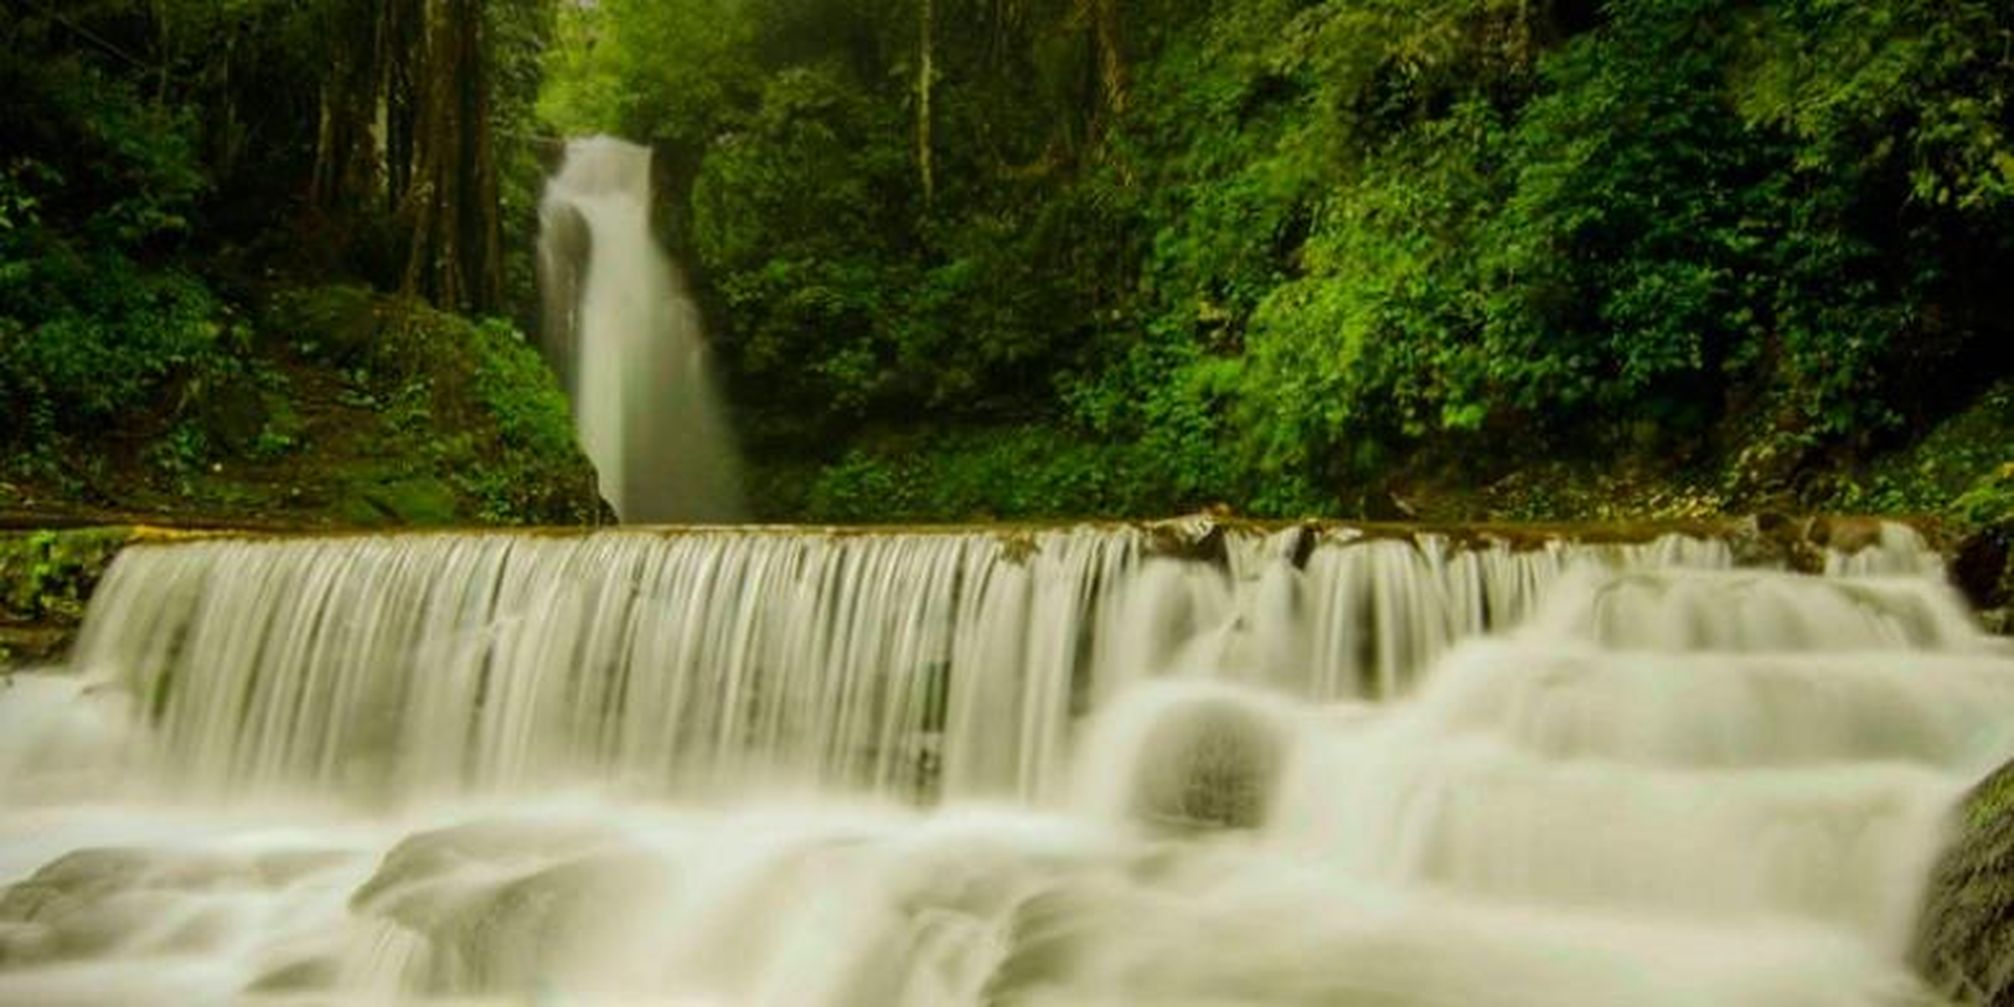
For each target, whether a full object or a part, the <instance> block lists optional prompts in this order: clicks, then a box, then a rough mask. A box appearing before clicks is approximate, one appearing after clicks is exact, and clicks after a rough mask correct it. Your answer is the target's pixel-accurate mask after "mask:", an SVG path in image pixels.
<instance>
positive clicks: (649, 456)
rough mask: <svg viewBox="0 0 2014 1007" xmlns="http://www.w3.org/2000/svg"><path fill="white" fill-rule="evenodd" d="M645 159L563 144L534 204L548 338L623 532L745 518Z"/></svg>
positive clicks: (631, 147)
mask: <svg viewBox="0 0 2014 1007" xmlns="http://www.w3.org/2000/svg"><path fill="white" fill-rule="evenodd" d="M650 207H651V156H650V149H649V148H647V147H639V146H637V145H635V144H632V143H626V142H624V141H621V140H617V139H613V138H611V137H592V138H588V139H582V140H575V141H573V142H571V143H569V144H567V150H566V162H565V164H564V165H563V166H562V167H561V168H560V171H559V173H558V174H556V175H554V176H553V177H552V180H551V181H550V182H548V183H547V185H546V192H545V198H544V200H543V201H542V202H541V203H540V206H539V220H540V228H539V230H540V234H539V274H540V279H541V286H542V287H543V288H544V294H545V300H546V332H545V341H546V346H547V349H548V351H549V355H550V356H551V357H552V358H553V361H554V363H555V364H556V365H557V367H558V370H559V372H560V374H561V375H562V377H563V378H564V380H565V383H566V385H567V392H568V395H569V397H570V398H571V399H572V400H573V404H574V421H575V426H576V427H577V428H578V430H579V432H580V442H581V447H582V449H583V450H584V451H585V452H586V453H587V457H588V460H589V461H591V462H593V463H594V467H595V471H596V472H597V473H598V474H599V475H600V478H601V494H602V497H603V498H604V499H606V500H607V501H608V502H609V503H610V505H611V506H613V507H614V508H615V511H616V514H617V515H619V516H620V517H621V518H622V519H623V520H625V521H637V522H654V523H664V522H680V521H684V522H723V521H733V520H736V519H738V518H740V517H741V516H742V513H741V512H742V501H741V484H740V479H741V477H740V462H739V460H738V459H737V457H736V455H735V449H734V444H733V439H732V434H731V433H730V431H729V429H728V426H727V422H726V418H725V416H724V414H723V412H722V408H721V404H720V400H719V394H718V392H716V391H715V387H714V378H713V373H712V366H711V364H710V363H709V359H708V355H707V351H706V340H705V336H704V334H703V333H702V331H701V325H700V317H699V309H698V307H697V306H696V305H695V304H694V303H693V300H692V297H691V295H690V294H688V293H687V292H686V287H685V282H684V280H683V278H682V277H681V276H680V275H679V272H678V268H677V267H676V266H675V265H673V264H672V262H671V260H670V258H668V257H667V256H666V255H665V254H664V251H663V250H662V249H660V248H659V247H658V245H657V241H656V239H655V238H654V237H652V235H651V225H650Z"/></svg>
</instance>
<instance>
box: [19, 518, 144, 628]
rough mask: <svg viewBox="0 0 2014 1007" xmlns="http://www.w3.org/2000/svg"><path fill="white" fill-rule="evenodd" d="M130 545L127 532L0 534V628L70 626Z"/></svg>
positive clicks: (82, 614) (110, 529) (96, 529)
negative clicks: (120, 553)
mask: <svg viewBox="0 0 2014 1007" xmlns="http://www.w3.org/2000/svg"><path fill="white" fill-rule="evenodd" d="M130 539H131V534H130V532H129V531H127V530H124V529H112V528H94V529H87V530H82V531H35V532H17V533H6V534H0V627H4V626H5V625H7V624H10V623H11V624H24V623H25V624H40V623H51V622H59V623H68V624H70V625H75V624H76V623H77V622H78V621H79V620H81V619H82V618H83V617H84V602H85V601H86V599H88V598H90V596H91V589H92V588H93V587H94V586H96V584H97V583H98V579H99V577H101V576H102V575H103V574H104V572H105V568H106V567H107V566H109V565H110V564H111V562H112V557H113V556H114V555H116V554H117V553H118V551H119V549H120V548H122V547H124V546H125V545H126V543H127V542H128V541H130Z"/></svg>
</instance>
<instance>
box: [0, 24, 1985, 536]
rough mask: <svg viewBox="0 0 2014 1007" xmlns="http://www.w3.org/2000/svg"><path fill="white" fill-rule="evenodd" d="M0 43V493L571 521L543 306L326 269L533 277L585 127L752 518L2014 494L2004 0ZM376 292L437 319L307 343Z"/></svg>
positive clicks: (1705, 505)
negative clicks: (645, 197)
mask: <svg viewBox="0 0 2014 1007" xmlns="http://www.w3.org/2000/svg"><path fill="white" fill-rule="evenodd" d="M0 43H4V44H5V53H4V55H0V88H5V89H6V91H7V93H8V94H9V95H10V96H11V97H10V101H9V102H8V103H7V104H6V105H5V106H4V110H0V151H4V152H5V153H4V154H0V160H4V163H0V424H4V426H0V451H4V452H6V453H7V462H6V465H5V466H4V470H0V484H4V485H0V489H13V490H15V491H17V492H18V493H29V494H31V495H32V494H40V495H42V496H44V497H46V496H49V495H51V494H54V495H58V496H69V497H72V498H77V499H84V500H87V501H91V502H96V503H101V504H105V505H127V504H132V503H133V502H134V501H135V500H138V501H140V502H142V503H145V502H147V501H148V500H153V501H156V502H158V501H159V500H160V499H162V498H164V497H175V496H182V497H187V498H190V499H192V500H194V501H195V502H196V504H197V505H198V506H202V507H220V506H238V507H240V508H241V509H249V510H282V511H284V510H286V509H287V508H288V507H290V506H294V507H299V508H309V509H315V508H319V509H320V510H321V512H322V513H325V514H329V515H331V516H333V517H335V518H338V519H342V520H349V519H352V518H356V517H359V516H361V514H362V513H363V512H366V511H370V512H375V513H376V514H377V515H378V517H379V518H380V519H387V520H412V519H422V520H427V519H433V520H438V519H473V518H497V519H512V518H516V519H525V518H531V519H547V520H551V519H556V518H559V517H564V516H568V515H573V516H579V515H581V514H583V513H584V508H583V507H581V506H580V505H579V504H578V501H577V500H576V501H575V502H574V503H570V504H565V505H561V504H558V503H555V500H556V499H557V498H556V497H554V494H555V493H563V492H574V493H576V494H577V493H578V486H579V485H580V483H581V480H580V479H579V478H578V477H577V472H578V469H577V465H578V459H577V457H575V456H573V455H572V453H571V452H570V451H568V450H567V449H566V448H565V446H564V444H563V443H561V442H563V441H564V440H565V438H564V436H563V432H561V431H559V429H558V424H559V423H560V422H561V421H560V420H559V419H558V418H557V417H558V416H559V410H558V405H557V401H556V400H555V399H553V398H552V394H551V389H552V386H551V382H550V379H549V378H547V377H546V376H544V375H543V374H540V373H537V368H536V367H535V366H532V365H531V364H530V362H529V361H530V358H529V357H527V356H525V355H524V350H523V346H522V345H521V340H519V339H518V338H517V337H516V336H514V335H513V334H511V333H510V332H508V330H507V328H506V327H504V326H503V325H502V323H495V322H490V323H484V324H481V325H462V324H460V323H457V322H454V321H453V320H452V319H451V318H450V317H449V316H448V315H444V314H433V313H426V314H424V315H420V314H415V313H417V312H423V311H424V309H421V308H419V307H418V306H416V305H414V304H412V303H409V302H407V301H403V300H398V299H396V298H394V299H390V300H387V299H385V298H383V297H379V296H376V295H365V294H362V293H360V292H357V291H356V287H358V286H369V287H375V288H377V289H378V290H380V291H383V292H385V293H386V294H387V295H391V294H402V295H404V296H406V297H411V298H423V299H426V300H428V301H431V302H432V303H433V304H434V305H436V306H438V307H440V308H444V309H447V310H449V311H455V312H470V313H475V314H479V315H494V314H503V315H509V316H511V317H514V318H517V319H521V320H524V319H530V318H533V317H535V313H534V312H533V311H532V310H531V308H532V305H533V302H534V300H535V290H534V289H533V277H532V269H531V266H530V257H529V254H530V247H531V243H532V239H533V235H534V232H535V227H536V220H535V215H534V213H533V206H534V203H535V199H536V193H537V187H538V184H539V179H540V177H541V175H542V174H543V172H544V170H545V168H546V167H548V166H549V163H550V158H551V156H552V155H553V154H555V153H556V138H558V137H562V136H566V135H571V134H578V133H583V132H590V131H610V132H617V133H621V134H624V135H626V136H629V137H631V138H633V139H636V140H639V141H644V142H648V143H650V144H651V145H652V146H653V147H654V148H655V149H656V150H657V152H658V153H659V160H660V162H661V167H662V169H663V170H662V175H663V183H664V184H663V185H662V189H663V192H664V194H665V200H664V204H665V205H664V207H663V210H664V220H663V222H662V223H663V227H662V230H663V231H664V233H665V235H666V237H667V239H668V240H669V241H670V243H671V244H672V245H673V247H674V249H675V250H676V251H677V253H678V254H679V256H680V258H681V259H682V261H683V262H685V263H686V265H687V267H688V268H689V269H690V271H691V272H692V273H693V278H694V280H695V285H696V287H697V289H699V290H700V291H701V293H702V296H703V298H704V300H705V301H706V307H707V309H708V315H709V319H710V321H711V323H712V328H713V330H714V338H715V340H716V342H717V344H718V347H719V349H720V355H721V356H722V358H723V360H724V361H725V363H726V365H727V371H728V373H729V376H730V378H731V386H732V387H731V389H730V393H731V398H732V399H733V401H734V402H735V404H736V412H737V420H738V423H739V425H740V426H741V428H742V434H743V440H744V443H745V445H746V446H747V448H748V450H749V451H750V453H751V455H752V456H753V457H752V462H753V466H752V467H753V469H754V471H755V472H756V473H757V478H758V479H759V480H760V481H761V482H762V484H763V485H762V486H760V487H758V491H757V492H755V493H754V494H752V496H753V497H754V498H755V499H757V500H760V501H764V505H765V506H766V508H767V509H768V513H767V514H765V515H764V516H767V517H781V518H803V517H811V518H827V519H870V520H871V519H915V518H962V517H976V516H987V515H993V516H1001V517H1007V516H1023V515H1067V514H1138V513H1156V514H1158V513H1170V512H1175V511H1182V510H1188V509H1193V508H1197V507H1201V506H1206V505H1211V504H1217V503H1224V504H1229V505H1230V506H1232V507H1234V508H1236V509H1238V510H1241V511H1246V512H1251V513H1257V514H1278V515H1287V514H1302V513H1331V514H1346V515H1348V514H1369V515H1371V516H1383V517H1390V516H1399V515H1405V514H1414V513H1418V514H1421V515H1423V516H1435V517H1453V516H1478V515H1482V514H1489V515H1496V516H1527V517H1578V516H1608V515H1620V514H1641V513H1651V512H1665V513H1672V512H1696V511H1704V510H1713V509H1720V508H1725V507H1733V506H1750V507H1753V506H1800V507H1842V508H1856V509H1874V510H1954V509H1955V510H1956V511H1957V512H1959V513H1961V514H1962V515H1964V516H1966V517H1968V518H1972V519H1982V520H1983V519H1991V518H1994V517H1997V516H1999V515H2001V514H2004V513H2006V511H2007V507H2008V504H2009V502H2010V501H2014V486H2010V484H2014V471H2010V470H2009V469H2008V468H2007V465H2008V463H2009V462H2010V461H2014V449H2010V445H2014V415H2010V402H2014V384H2010V383H2009V372H2008V369H2007V365H2006V364H2005V363H2004V362H2002V359H2001V358H2002V356H2003V355H2004V350H2003V349H2002V348H2003V347H2004V346H2005V345H2006V343H2007V340H2008V337H2009V335H2010V333H2009V331H2008V330H2009V328H2010V326H2014V321H2010V319H2014V312H2010V310H2009V308H2010V307H2014V305H2010V303H2009V302H2010V300H2014V293H2010V290H2009V287H2008V285H2007V284H2005V283H2004V282H2002V281H2001V279H2000V278H2001V276H2002V274H2004V263H2005V262H2006V261H2007V256H2008V253H2009V252H2010V247H2009V246H2010V245H2014V97H2010V88H2014V14H2010V13H2009V12H2008V9H2007V8H2005V6H2004V5H2003V4H1998V3H1993V2H1989V0H1939V2H1930V0H1866V2H1860V0H1855V2H1847V0H1772V2H1768V3H1734V2H1729V0H1636V2H1630V3H1619V2H1618V3H1607V4H1603V3H1597V2H1593V0H1327V2H1318V0H1236V2H1205V0H985V2H972V0H898V2H893V3H864V2H846V0H681V2H678V3H665V2H657V0H599V2H598V3H572V2H564V3H562V2H558V0H498V2H492V3H487V4H476V3H473V2H472V0H394V2H381V3H366V2H363V0H311V2H307V3H293V2H283V0H153V2H148V3H141V2H139V0H90V2H81V3H66V4H60V5H59V4H55V3H52V2H43V0H28V2H27V3H26V5H25V7H23V8H22V9H21V12H20V14H19V16H15V17H12V18H11V19H10V20H9V21H7V22H6V23H5V24H4V25H0ZM331 283H343V284H350V285H352V286H351V287H339V288H330V286H329V285H330V284H331ZM344 290H350V291H352V293H349V294H344V293H342V291H344ZM304 303H313V304H320V305H323V306H324V307H327V306H329V305H334V306H335V307H336V308H339V309H341V310H346V311H349V312H351V313H352V315H351V316H350V318H349V320H347V321H346V320H344V319H342V318H338V317H335V316H331V315H329V314H328V312H327V311H322V312H321V313H319V314H317V313H315V312H307V313H306V314H305V315H304V314H303V312H302V311H301V310H299V307H300V305H302V304H304ZM387 313H390V314H392V315H396V316H398V317H402V318H407V317H410V318H418V317H424V318H427V319H431V320H433V321H431V322H429V324H428V325H427V326H425V328H427V330H428V331H431V332H443V333H449V335H447V336H443V337H441V338H437V339H432V340H429V341H423V342H425V343H426V345H428V346H431V347H433V348H434V350H435V351H436V355H435V356H434V357H429V358H427V359H428V361H429V362H426V363H416V362H414V361H413V360H411V359H407V360H405V361H404V362H403V363H400V364H397V365H396V366H392V365H387V364H386V360H387V359H388V358H386V357H385V356H384V354H382V353H379V352H378V351H376V350H371V351H369V353H368V354H367V357H368V359H365V358H363V357H358V356H356V355H355V354H356V353H357V352H361V351H356V350H355V349H354V348H352V349H351V350H349V351H345V353H331V352H328V347H330V346H332V345H336V344H337V343H340V342H341V340H331V339H329V338H327V336H326V333H327V332H330V331H336V332H345V331H367V332H371V333H376V332H379V331H380V329H381V328H382V326H378V327H373V325H372V323H371V322H370V321H369V320H370V319H373V318H378V319H382V318H383V317H385V316H386V315H387ZM304 318H306V319H309V320H310V321H309V322H304V321H303V319H304ZM359 319H362V320H363V321H362V322H358V320H359ZM359 324H361V325H362V326H363V328H362V329H361V330H359V329H358V325H359ZM391 328H392V329H394V330H398V331H404V330H403V329H400V327H399V326H396V325H395V326H392V327H391ZM345 354H348V355H345ZM499 355H500V356H499ZM436 367H439V368H445V369H446V370H448V371H452V372H453V373H455V374H463V375H468V374H503V375H508V376H509V377H508V380H503V381H491V382H488V383H487V384H483V383H481V382H477V381H473V380H470V379H462V378H450V379H445V380H442V381H439V382H432V383H429V378H430V374H431V371H432V370H433V369H434V368H436ZM387 368H389V369H387ZM479 384H480V385H481V387H483V388H484V389H486V392H485V393H484V396H482V397H479V398H478V399H476V400H471V399H469V398H468V397H467V396H465V395H464V394H463V392H464V390H466V389H472V388H475V387H477V386H478V385H479ZM442 388H445V389H446V390H442ZM345 389H347V390H345ZM344 396H347V398H346V399H345V398H343V397H344ZM442 396H445V397H442ZM338 399H341V400H343V401H348V402H350V403H351V404H352V405H353V406H354V407H355V409H356V416H351V417H348V418H344V417H343V416H342V415H340V414H339V415H336V416H335V418H334V419H331V420H328V421H327V422H323V421H321V420H314V417H316V416H319V415H322V412H323V411H322V410H320V406H319V402H324V401H332V400H338ZM470 401H476V402H477V406H479V407H480V408H477V407H475V406H469V405H468V403H469V402H470ZM304 402H305V403H306V404H305V405H304ZM401 403H406V405H401ZM412 403H422V404H423V405H424V408H415V407H413V406H412V405H411V404H412ZM365 415H369V416H375V417H378V418H379V420H380V421H382V422H383V423H385V424H387V426H386V428H385V429H386V430H387V431H390V432H387V433H385V434H383V435H378V434H372V433H365V434H363V435H359V437H353V438H351V439H350V440H351V441H352V442H355V441H357V440H359V439H360V438H361V440H363V441H368V442H370V443H373V444H380V443H382V444H387V445H389V446H387V447H384V448H383V449H382V450H380V451H378V452H377V456H376V459H375V461H369V462H368V464H366V465H365V469H366V474H365V475H362V476H357V475H355V474H354V473H347V472H346V473H341V474H336V475H331V476H329V477H328V478H326V479H323V480H322V483H323V484H326V485H329V486H338V487H339V486H353V485H356V484H358V483H359V482H362V483H371V484H374V485H378V486H379V489H378V491H377V492H376V499H377V502H376V503H374V504H373V503H360V502H359V501H360V499H362V498H361V497H360V496H359V494H357V493H352V492H346V491H342V490H340V489H331V490H329V491H327V492H323V493H320V494H319V496H318V497H317V502H314V503H300V502H298V498H290V497H287V496H282V495H279V494H264V495H261V494H260V493H258V492H257V491H256V490H253V489H249V488H247V487H250V486H252V485H254V484H256V483H258V482H260V481H261V480H280V481H285V480H299V479H300V478H302V477H301V475H300V473H301V472H303V471H304V470H308V469H311V468H313V467H314V466H313V464H311V463H318V462H319V461H320V460H321V459H325V458H327V457H329V456H330V455H331V453H332V451H333V452H334V453H336V454H340V453H341V451H340V450H339V448H340V444H341V443H342V442H343V439H342V438H341V437H337V436H335V435H334V431H335V430H337V429H339V428H343V429H347V428H349V427H354V426H355V425H356V424H357V423H361V422H364V421H363V420H360V419H358V418H357V417H360V416H365ZM303 416H307V417H308V419H302V417H303ZM290 417H291V418H290ZM310 420H314V422H310ZM310 426H313V427H316V428H317V429H327V430H329V431H330V432H331V433H330V436H324V437H319V438H310V437H308V436H307V435H306V434H305V433H304V431H306V430H307V428H308V427H310ZM512 431H516V432H515V433H513V432H512ZM456 438H462V440H461V441H457V440H456ZM436 441H438V442H441V443H445V444H449V445H453V444H456V443H460V444H462V445H463V446H462V447H460V448H455V447H452V446H450V447H444V448H438V449H437V448H432V447H429V446H428V445H429V444H432V443H434V442H436ZM548 452H550V453H551V454H553V455H565V456H567V457H566V459H565V460H564V462H555V463H554V465H556V466H559V468H557V469H555V470H554V471H552V472H549V473H539V474H536V475H527V474H526V473H527V472H529V471H530V470H529V469H527V468H526V466H529V465H532V464H533V463H532V462H531V461H528V460H527V459H531V458H534V457H537V456H542V455H543V454H545V453H548ZM262 466H263V467H262ZM373 466H375V468H373ZM567 466H575V468H567ZM408 469H412V470H414V471H412V472H407V471H406V470H408ZM240 471H243V472H245V473H247V474H246V475H245V476H244V477H243V478H242V479H240V481H239V482H237V483H235V484H233V487H227V488H223V489H219V488H217V487H216V486H215V485H213V484H214V479H213V477H215V476H218V475H220V474H221V475H225V476H229V475H230V474H231V473H236V472H240ZM568 473H576V474H568ZM527 479H533V480H535V481H539V485H541V486H544V487H546V488H545V489H540V490H538V491H537V493H536V494H535V495H541V496H540V499H542V500H543V501H544V502H543V503H540V504H536V505H533V504H529V503H527V502H525V501H523V500H512V499H507V498H505V496H503V495H501V494H504V493H505V491H504V489H503V487H510V486H522V485H525V481H526V480H527ZM308 481H310V482H313V481H314V480H313V479H309V480H308ZM386 484H389V485H393V486H405V487H406V489H404V490H397V491H386V490H384V489H383V485H386ZM412 484H420V485H421V489H420V490H417V491H413V492H407V491H406V490H410V489H411V485H412ZM553 486H564V487H567V488H568V489H566V490H564V491H561V490H553V489H551V487H553ZM24 488H25V489H24ZM416 499H417V500H418V501H419V503H417V504H415V503H412V501H413V500H416ZM233 501H235V503H233Z"/></svg>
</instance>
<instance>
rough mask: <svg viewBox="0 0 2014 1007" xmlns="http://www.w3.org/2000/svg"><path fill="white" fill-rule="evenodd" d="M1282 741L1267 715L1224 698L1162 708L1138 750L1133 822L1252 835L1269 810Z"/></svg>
mask: <svg viewBox="0 0 2014 1007" xmlns="http://www.w3.org/2000/svg"><path fill="white" fill-rule="evenodd" d="M1284 738H1285V734H1284V732H1283V730H1282V728H1281V725H1280V724H1279V722H1278V721H1277V719H1276V718H1274V717H1272V716H1270V715H1269V714H1268V711H1266V710H1264V709H1262V708H1259V707H1256V706H1255V705H1253V704H1249V703H1242V702H1237V701H1235V700H1234V699H1232V698H1230V697H1217V696H1207V697H1200V698H1195V699H1191V700H1189V701H1187V702H1184V703H1181V704H1178V705H1176V706H1174V707H1172V708H1170V709H1169V710H1167V711H1166V712H1165V713H1164V714H1163V715H1162V717H1161V719H1160V720H1159V721H1158V722H1156V723H1155V724H1154V725H1153V727H1152V728H1151V729H1150V730H1149V732H1148V734H1147V738H1146V741H1145V743H1144V745H1143V747H1142V752H1143V758H1142V760H1141V764H1140V767H1139V770H1138V776H1137V777H1136V779H1135V781H1134V787H1135V789H1134V792H1133V795H1134V796H1133V802H1134V803H1133V813H1134V815H1136V816H1137V817H1139V818H1140V819H1142V820H1144V821H1147V822H1152V823H1156V824H1161V825H1166V826H1173V827H1177V828H1189V829H1194V828H1232V829H1248V828H1257V827H1258V826H1260V825H1262V824H1264V823H1265V820H1266V814H1267V811H1268V809H1269V807H1270V805H1271V803H1272V797H1273V788H1274V785H1275V782H1276V780H1277V778H1278V776H1279V773H1280V767H1281V763H1282V762H1283V761H1284V758H1285V747H1286V746H1285V741H1284Z"/></svg>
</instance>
